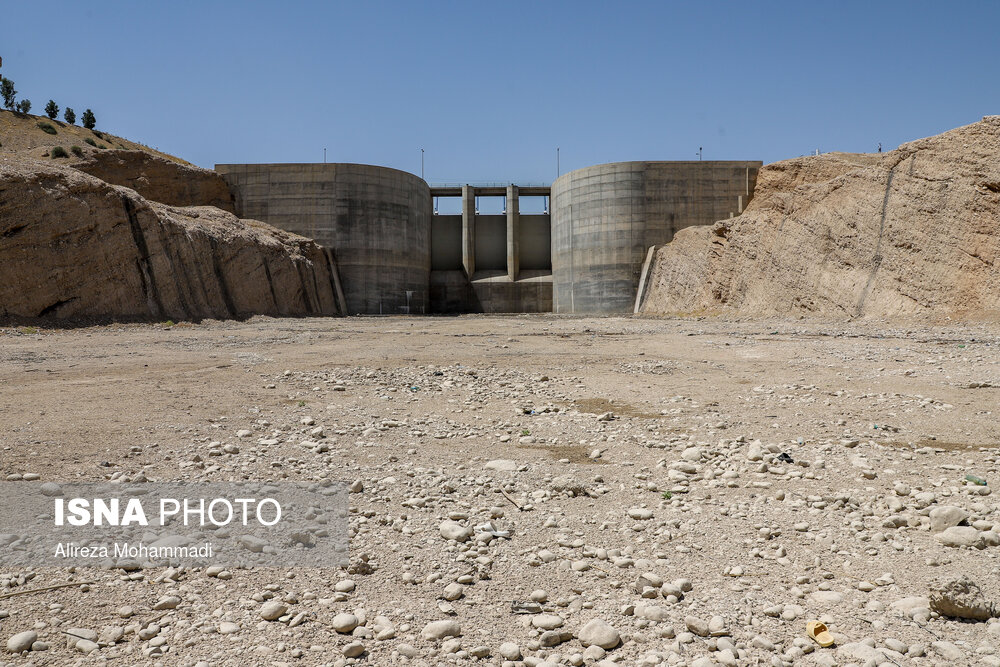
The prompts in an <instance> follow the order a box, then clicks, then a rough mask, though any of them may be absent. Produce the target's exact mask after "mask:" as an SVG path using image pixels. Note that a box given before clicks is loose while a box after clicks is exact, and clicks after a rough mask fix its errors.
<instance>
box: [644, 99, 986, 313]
mask: <svg viewBox="0 0 1000 667" xmlns="http://www.w3.org/2000/svg"><path fill="white" fill-rule="evenodd" d="M998 260H1000V116H987V117H986V118H984V119H983V120H982V121H981V122H978V123H974V124H972V125H967V126H965V127H960V128H957V129H955V130H951V131H949V132H945V133H944V134H941V135H938V136H934V137H930V138H926V139H921V140H918V141H914V142H910V143H907V144H904V145H902V146H900V147H899V148H898V149H897V150H894V151H891V152H889V153H884V154H881V155H848V154H829V155H823V156H819V157H807V158H798V159H794V160H788V161H785V162H779V163H776V164H772V165H767V166H765V167H764V168H763V169H762V170H761V172H760V175H759V177H758V181H757V188H756V191H755V197H754V199H753V201H751V203H750V205H749V206H748V207H747V209H746V211H745V212H744V213H743V214H742V215H740V216H739V217H736V218H733V219H731V220H724V221H721V222H718V223H716V224H715V225H713V226H709V227H693V228H687V229H684V230H682V231H681V232H679V233H678V234H677V235H676V236H675V237H674V240H673V242H672V243H670V244H668V245H666V246H664V247H663V248H660V249H658V251H657V253H656V257H655V262H654V266H653V269H652V273H651V281H652V282H651V284H650V288H649V290H648V296H647V297H646V299H645V302H644V304H643V307H642V312H643V313H645V314H672V313H688V314H690V313H701V312H720V311H721V312H726V311H728V312H732V313H735V314H738V315H776V314H781V315H800V314H805V315H822V316H836V317H847V318H853V317H859V316H874V317H900V316H901V317H910V316H933V317H955V318H995V317H1000V273H998V271H997V261H998Z"/></svg>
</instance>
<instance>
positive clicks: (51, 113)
mask: <svg viewBox="0 0 1000 667" xmlns="http://www.w3.org/2000/svg"><path fill="white" fill-rule="evenodd" d="M45 115H46V116H48V117H49V118H51V119H52V120H55V119H56V116H58V115H59V105H58V104H56V101H55V100H49V103H48V104H46V105H45Z"/></svg>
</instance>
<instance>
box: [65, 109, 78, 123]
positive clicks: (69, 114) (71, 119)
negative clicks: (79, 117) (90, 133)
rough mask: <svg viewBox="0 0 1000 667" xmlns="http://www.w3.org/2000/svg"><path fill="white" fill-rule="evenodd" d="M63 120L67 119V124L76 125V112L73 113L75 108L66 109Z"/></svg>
mask: <svg viewBox="0 0 1000 667" xmlns="http://www.w3.org/2000/svg"><path fill="white" fill-rule="evenodd" d="M63 118H65V119H66V122H67V123H69V124H70V125H73V124H74V123H76V112H75V111H73V107H66V111H64V112H63Z"/></svg>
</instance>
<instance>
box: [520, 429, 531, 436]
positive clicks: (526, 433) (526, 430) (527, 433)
mask: <svg viewBox="0 0 1000 667" xmlns="http://www.w3.org/2000/svg"><path fill="white" fill-rule="evenodd" d="M521 435H531V431H529V430H528V429H524V430H522V431H521Z"/></svg>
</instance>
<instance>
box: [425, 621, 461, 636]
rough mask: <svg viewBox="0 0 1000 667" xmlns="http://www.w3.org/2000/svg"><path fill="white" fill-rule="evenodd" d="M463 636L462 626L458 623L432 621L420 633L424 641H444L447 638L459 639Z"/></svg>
mask: <svg viewBox="0 0 1000 667" xmlns="http://www.w3.org/2000/svg"><path fill="white" fill-rule="evenodd" d="M461 634H462V626H461V625H459V624H458V621H452V620H447V619H446V620H443V621H431V622H430V623H428V624H427V625H425V626H424V629H423V630H421V631H420V636H421V637H423V638H424V639H444V638H445V637H459V636H461Z"/></svg>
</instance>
